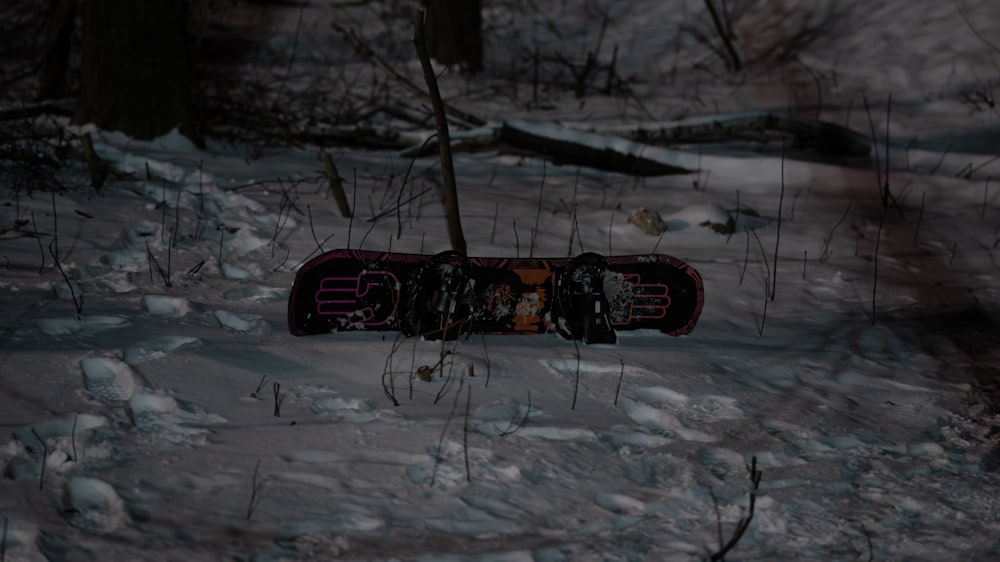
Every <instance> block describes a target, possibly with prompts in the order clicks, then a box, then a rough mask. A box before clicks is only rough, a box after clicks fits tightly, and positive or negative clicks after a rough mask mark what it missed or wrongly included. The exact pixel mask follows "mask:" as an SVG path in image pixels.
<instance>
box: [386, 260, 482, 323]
mask: <svg viewBox="0 0 1000 562" xmlns="http://www.w3.org/2000/svg"><path fill="white" fill-rule="evenodd" d="M472 285H473V282H472V279H471V264H470V262H469V259H468V258H467V257H465V256H464V255H462V254H460V253H458V252H455V251H446V252H441V253H440V254H437V255H435V256H434V257H433V258H431V260H430V261H428V262H427V263H425V264H424V265H423V266H421V267H420V268H419V269H418V270H417V271H416V272H415V273H414V275H413V277H412V279H410V291H409V294H410V295H411V296H410V299H409V303H408V306H406V307H405V309H406V313H405V314H404V315H403V322H401V329H402V331H403V332H404V333H405V334H406V335H408V336H414V335H422V336H424V337H425V338H426V339H431V340H434V339H445V340H453V339H455V338H457V337H458V336H459V334H461V333H462V332H468V331H469V328H470V327H469V324H470V323H471V319H472Z"/></svg>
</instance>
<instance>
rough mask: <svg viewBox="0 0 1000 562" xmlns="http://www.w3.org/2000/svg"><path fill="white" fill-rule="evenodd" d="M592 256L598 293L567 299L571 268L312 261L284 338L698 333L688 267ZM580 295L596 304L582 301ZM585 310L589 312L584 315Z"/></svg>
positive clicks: (551, 263)
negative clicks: (583, 326) (573, 322)
mask: <svg viewBox="0 0 1000 562" xmlns="http://www.w3.org/2000/svg"><path fill="white" fill-rule="evenodd" d="M588 256H589V258H588V260H587V261H586V264H587V268H590V271H592V272H596V273H594V275H595V278H596V282H595V283H594V285H595V287H594V288H592V289H579V288H577V289H574V290H573V291H574V292H573V293H572V294H571V295H570V296H569V297H567V296H566V295H567V294H569V289H566V288H565V287H566V286H569V285H568V283H567V284H565V285H564V284H563V283H562V280H568V279H569V277H570V273H572V272H575V271H580V270H583V269H585V268H580V267H576V266H574V264H576V263H577V261H575V260H574V259H573V258H476V257H473V258H465V257H464V256H460V255H458V254H457V253H454V252H452V253H444V254H438V255H436V256H435V255H425V254H408V253H393V252H379V251H368V250H333V251H329V252H326V253H324V254H322V255H320V256H317V257H315V258H313V259H312V260H310V261H309V262H307V263H306V264H304V265H303V266H302V267H301V268H300V269H299V271H298V273H297V274H296V276H295V281H294V284H293V285H292V289H291V292H290V295H289V300H288V328H289V331H290V332H291V333H292V334H294V335H296V336H305V335H312V334H325V333H329V332H337V331H345V330H365V331H369V330H371V331H401V332H403V333H404V334H406V335H424V336H430V337H431V339H437V338H438V337H442V336H443V337H449V336H450V337H455V336H456V334H459V333H462V334H467V333H471V334H540V333H548V332H557V331H558V332H561V333H563V335H565V336H566V337H575V339H585V340H586V341H587V342H588V343H591V342H592V341H605V342H607V341H611V342H613V341H614V337H613V332H614V331H618V330H640V329H652V330H659V331H660V332H663V333H666V334H670V335H673V336H680V335H683V334H686V333H688V332H690V331H691V330H692V329H693V328H694V325H695V323H696V322H697V320H698V316H699V315H700V314H701V309H702V306H703V304H704V289H703V286H702V281H701V277H700V276H699V274H698V272H697V271H695V269H694V268H692V267H691V266H690V265H688V264H686V263H684V262H682V261H681V260H678V259H676V258H673V257H670V256H666V255H632V256H612V257H604V256H598V255H597V254H589V255H588ZM581 291H586V292H593V293H594V295H595V296H593V298H590V299H589V300H587V299H586V298H585V299H584V301H581V300H580V298H579V297H580V295H581ZM583 296H584V297H586V296H587V295H583ZM557 297H558V298H557ZM570 297H572V298H570ZM580 302H586V303H588V304H583V305H579V308H578V305H577V303H580ZM591 307H592V308H591ZM557 311H558V314H559V317H558V318H557V317H556V313H557ZM565 316H577V317H579V318H584V320H581V322H590V323H592V324H594V323H596V324H598V325H601V326H599V327H600V328H601V329H606V330H610V331H611V338H610V339H602V340H592V339H591V337H590V336H589V335H588V336H587V337H586V338H584V337H583V336H582V333H574V332H581V330H574V329H571V328H566V326H565V325H562V328H563V329H561V324H560V320H561V319H562V318H563V317H565ZM602 324H603V325H602ZM588 326H589V324H588ZM588 334H589V331H588Z"/></svg>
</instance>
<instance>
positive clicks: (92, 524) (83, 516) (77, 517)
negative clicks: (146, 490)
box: [62, 476, 127, 535]
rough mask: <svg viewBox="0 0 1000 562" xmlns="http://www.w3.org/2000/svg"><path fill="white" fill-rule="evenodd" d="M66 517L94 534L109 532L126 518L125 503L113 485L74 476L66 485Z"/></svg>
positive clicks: (64, 508)
mask: <svg viewBox="0 0 1000 562" xmlns="http://www.w3.org/2000/svg"><path fill="white" fill-rule="evenodd" d="M62 502H63V516H64V517H65V518H66V521H68V522H69V524H70V525H73V526H74V527H76V528H78V529H81V530H82V531H85V532H87V533H91V534H96V535H100V534H104V533H110V532H112V531H114V530H116V529H118V528H119V527H121V526H122V524H123V523H125V521H126V519H127V515H126V510H125V502H124V501H122V498H121V497H120V496H119V495H118V493H117V492H116V491H115V489H114V488H112V487H111V485H110V484H108V483H107V482H104V481H103V480H98V479H96V478H85V477H82V476H74V477H72V478H70V479H69V480H67V481H66V484H65V486H64V487H63V497H62Z"/></svg>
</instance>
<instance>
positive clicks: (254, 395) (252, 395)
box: [250, 375, 267, 398]
mask: <svg viewBox="0 0 1000 562" xmlns="http://www.w3.org/2000/svg"><path fill="white" fill-rule="evenodd" d="M266 380H267V375H261V376H260V382H259V383H257V389H256V390H254V391H253V392H251V393H250V398H257V397H258V395H259V394H260V391H261V390H263V389H264V381H266Z"/></svg>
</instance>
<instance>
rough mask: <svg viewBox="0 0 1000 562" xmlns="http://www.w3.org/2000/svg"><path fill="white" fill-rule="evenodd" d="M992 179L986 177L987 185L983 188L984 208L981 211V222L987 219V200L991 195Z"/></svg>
mask: <svg viewBox="0 0 1000 562" xmlns="http://www.w3.org/2000/svg"><path fill="white" fill-rule="evenodd" d="M992 178H993V176H986V185H984V186H983V207H982V209H981V210H980V211H979V220H983V219H985V218H986V199H987V198H988V197H989V194H990V180H991V179H992Z"/></svg>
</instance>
